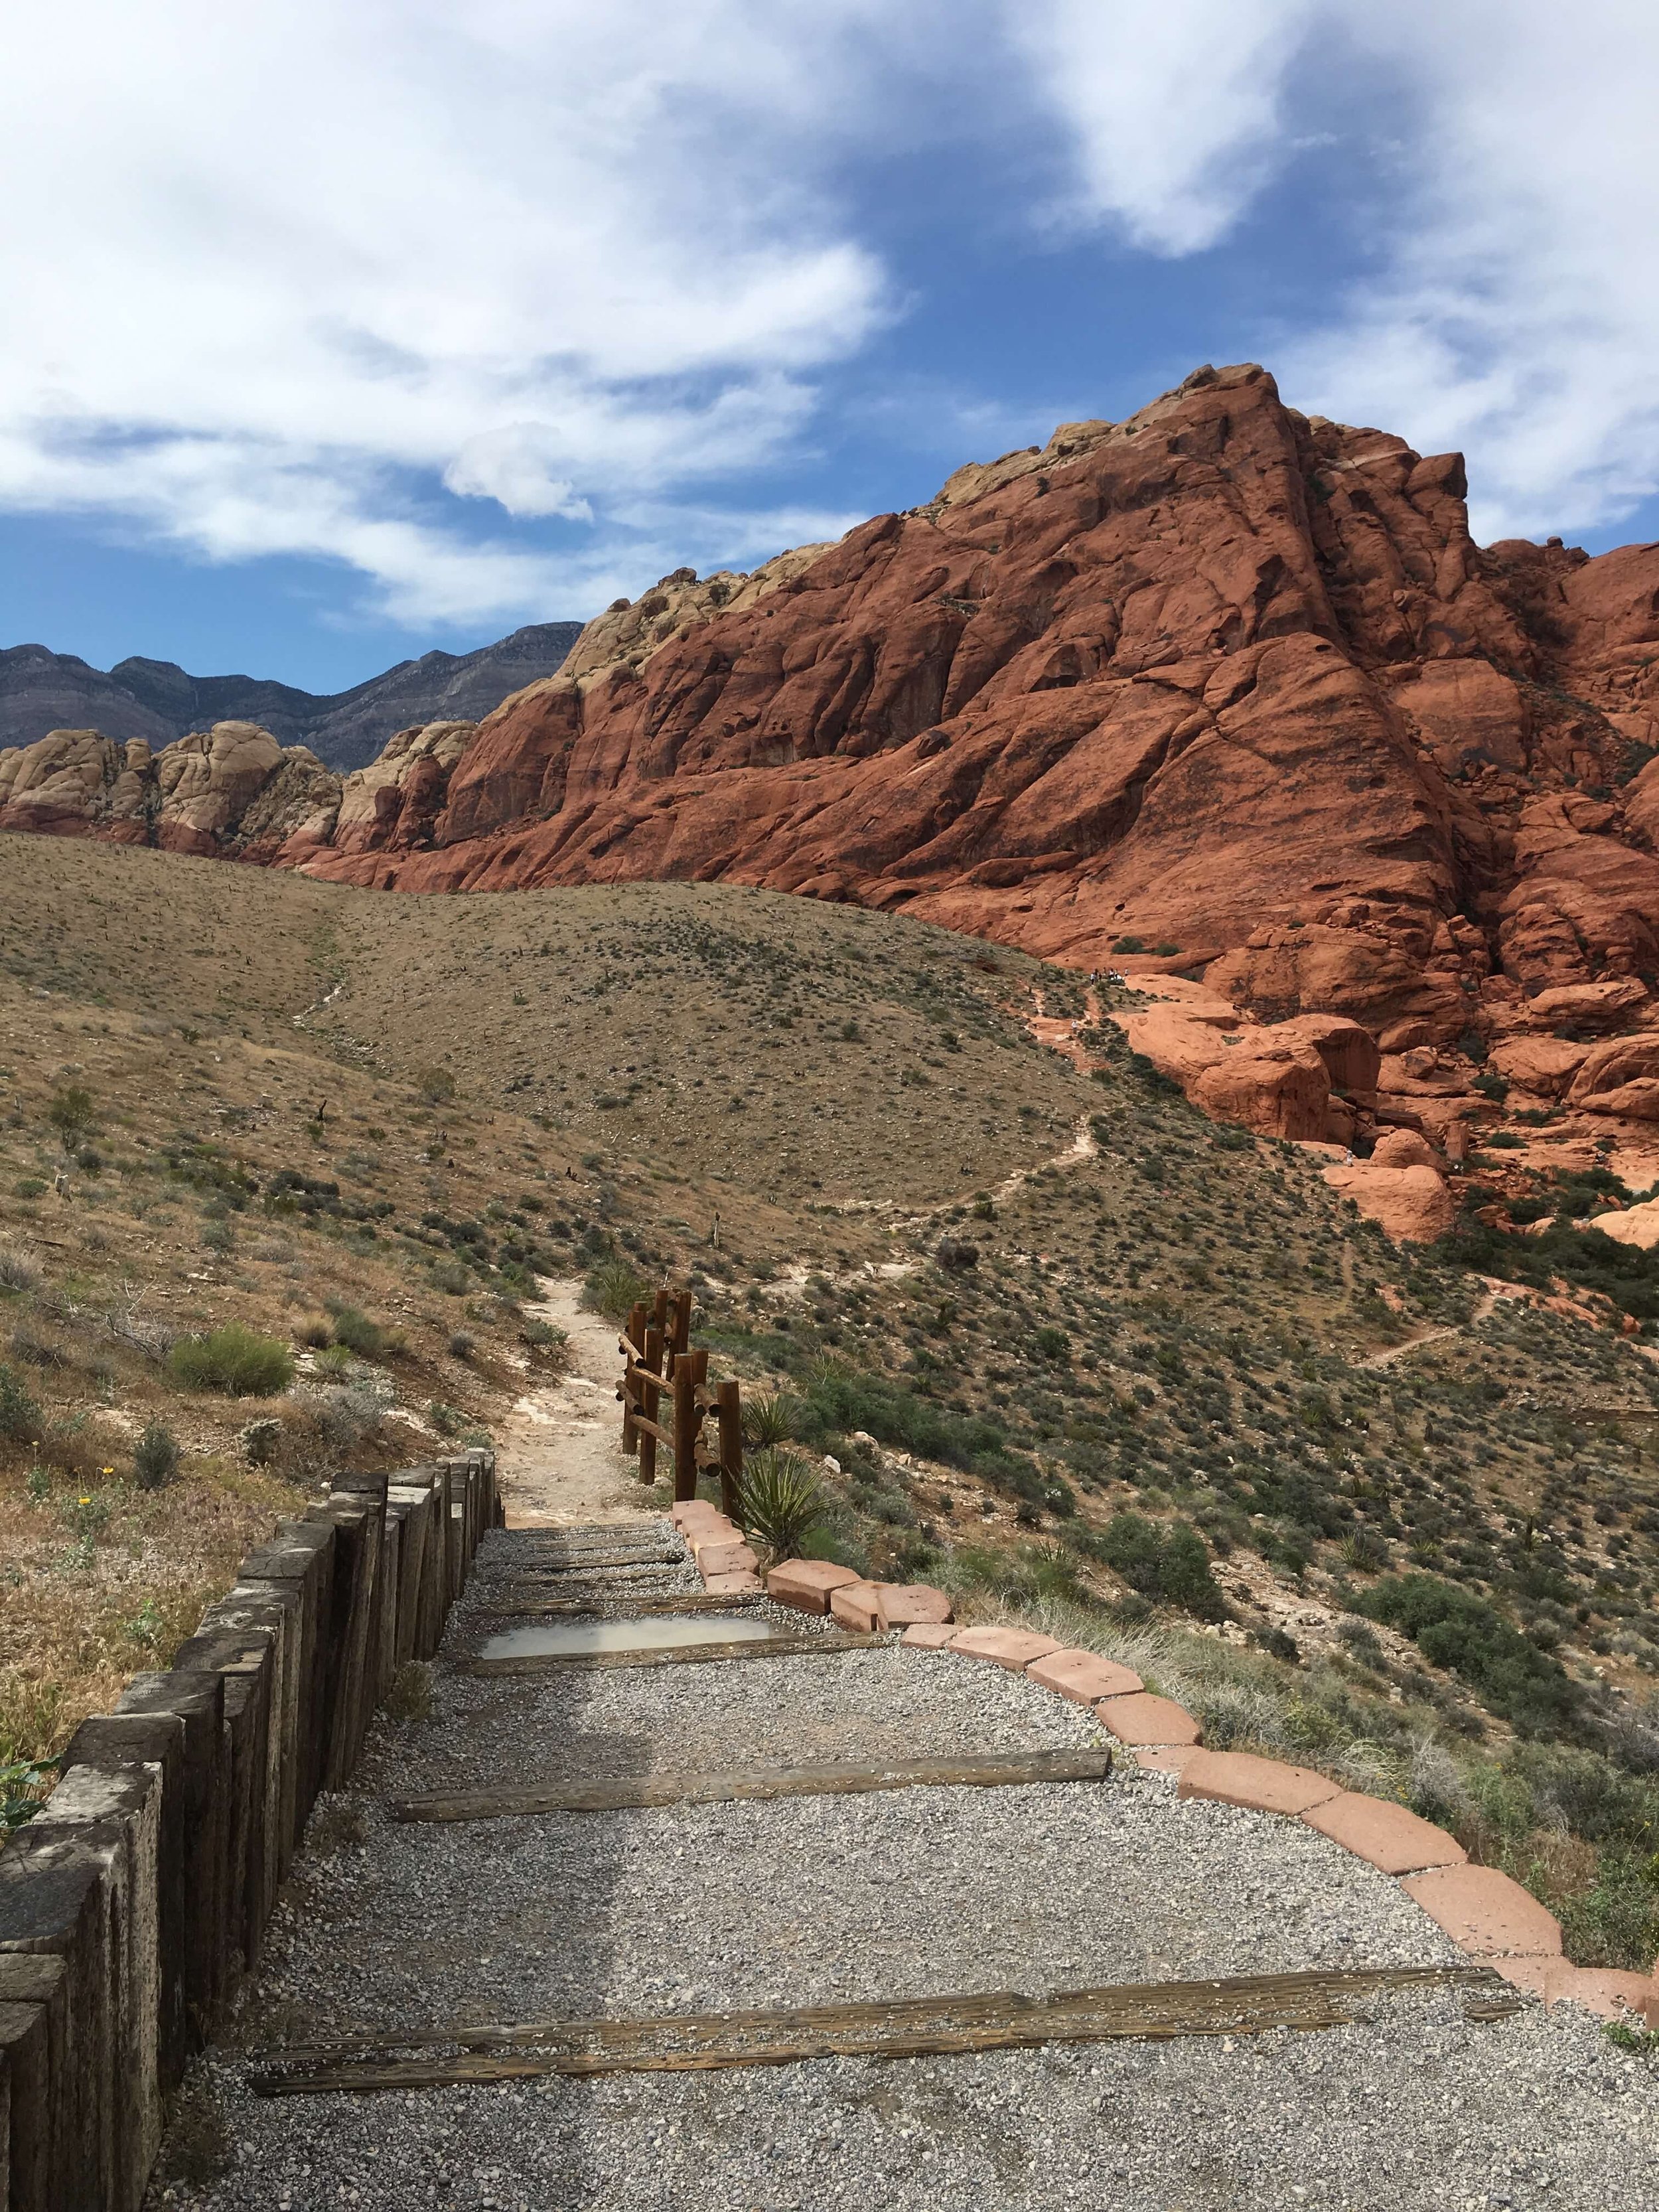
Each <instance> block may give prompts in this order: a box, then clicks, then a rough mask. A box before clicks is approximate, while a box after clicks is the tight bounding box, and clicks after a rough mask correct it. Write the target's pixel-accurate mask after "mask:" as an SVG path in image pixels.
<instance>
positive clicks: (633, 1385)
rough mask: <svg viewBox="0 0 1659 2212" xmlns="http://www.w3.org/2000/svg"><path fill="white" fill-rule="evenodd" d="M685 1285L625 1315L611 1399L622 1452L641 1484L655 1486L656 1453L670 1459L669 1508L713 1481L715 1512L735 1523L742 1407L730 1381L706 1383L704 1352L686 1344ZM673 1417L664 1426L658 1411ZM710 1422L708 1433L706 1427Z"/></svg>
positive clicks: (688, 1311)
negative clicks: (616, 1402)
mask: <svg viewBox="0 0 1659 2212" xmlns="http://www.w3.org/2000/svg"><path fill="white" fill-rule="evenodd" d="M691 1306H692V1297H691V1291H690V1287H689V1286H687V1285H681V1286H680V1287H679V1288H678V1289H675V1290H670V1289H669V1288H668V1287H667V1285H663V1286H662V1287H661V1288H660V1289H659V1291H658V1292H657V1295H656V1297H655V1300H654V1301H653V1304H650V1305H648V1306H647V1304H645V1303H644V1302H643V1300H641V1303H640V1304H637V1305H635V1307H634V1309H633V1310H632V1311H631V1312H630V1313H629V1316H628V1323H627V1327H626V1328H624V1329H623V1334H622V1336H621V1338H620V1339H619V1340H618V1342H617V1350H618V1351H619V1352H621V1353H622V1355H623V1377H622V1382H621V1383H620V1385H619V1386H618V1389H617V1396H618V1397H619V1398H620V1399H621V1400H622V1406H623V1433H622V1441H623V1450H624V1451H625V1452H627V1453H628V1454H629V1456H630V1457H636V1458H637V1459H638V1461H639V1477H640V1480H641V1482H647V1483H649V1482H654V1481H655V1480H656V1479H657V1449H658V1446H659V1445H660V1446H661V1447H662V1449H664V1450H665V1452H667V1453H668V1454H669V1455H670V1457H671V1462H672V1466H673V1471H674V1473H673V1481H674V1501H675V1503H676V1504H681V1503H683V1502H684V1500H685V1499H686V1498H695V1497H696V1494H697V1478H698V1476H699V1475H701V1474H707V1473H714V1474H718V1475H719V1477H720V1510H721V1511H722V1512H723V1513H728V1514H730V1515H731V1516H732V1518H733V1519H734V1520H735V1519H736V1518H737V1516H738V1497H739V1491H740V1487H741V1485H742V1480H743V1400H742V1395H741V1392H740V1390H739V1388H738V1383H737V1382H736V1380H735V1378H727V1379H726V1380H725V1381H721V1382H716V1383H714V1384H712V1385H711V1384H710V1383H709V1380H708V1350H707V1348H706V1346H694V1345H693V1344H692V1342H691ZM665 1410H667V1411H670V1412H671V1419H669V1420H668V1421H667V1422H665V1421H664V1419H663V1414H664V1412H665ZM711 1417H712V1427H711V1425H710V1424H711Z"/></svg>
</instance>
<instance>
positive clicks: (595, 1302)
mask: <svg viewBox="0 0 1659 2212" xmlns="http://www.w3.org/2000/svg"><path fill="white" fill-rule="evenodd" d="M645 1294H646V1285H645V1284H644V1283H643V1282H642V1281H641V1279H640V1277H639V1276H638V1275H637V1274H636V1273H635V1271H634V1270H633V1268H632V1267H629V1264H628V1262H627V1261H626V1260H616V1259H611V1260H601V1261H599V1265H598V1266H597V1267H594V1268H593V1269H592V1271H591V1272H590V1273H589V1275H588V1278H587V1281H586V1285H584V1286H583V1291H582V1304H584V1305H585V1306H586V1307H587V1308H588V1310H589V1311H590V1312H592V1313H597V1314H603V1315H604V1316H605V1319H606V1320H607V1321H626V1320H627V1318H628V1312H629V1307H630V1306H632V1305H634V1304H635V1303H636V1302H637V1301H638V1300H639V1299H641V1298H642V1297H644V1296H645Z"/></svg>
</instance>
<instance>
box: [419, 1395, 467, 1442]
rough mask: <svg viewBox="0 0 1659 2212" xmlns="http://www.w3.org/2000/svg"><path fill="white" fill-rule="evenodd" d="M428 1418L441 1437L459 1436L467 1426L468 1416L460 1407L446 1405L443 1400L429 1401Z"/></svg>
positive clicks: (434, 1399)
mask: <svg viewBox="0 0 1659 2212" xmlns="http://www.w3.org/2000/svg"><path fill="white" fill-rule="evenodd" d="M426 1417H427V1419H428V1421H430V1422H431V1424H432V1425H433V1427H434V1428H435V1430H436V1431H438V1434H439V1435H440V1436H441V1437H453V1436H458V1435H459V1433H460V1431H461V1430H462V1429H464V1428H465V1425H466V1415H465V1413H462V1411H461V1409H460V1407H459V1406H450V1405H446V1404H445V1402H444V1401H443V1400H442V1399H441V1398H433V1399H431V1400H429V1401H428V1404H427V1409H426Z"/></svg>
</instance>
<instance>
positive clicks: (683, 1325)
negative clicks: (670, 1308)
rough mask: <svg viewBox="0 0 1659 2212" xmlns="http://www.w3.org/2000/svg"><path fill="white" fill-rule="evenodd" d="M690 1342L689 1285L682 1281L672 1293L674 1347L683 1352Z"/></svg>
mask: <svg viewBox="0 0 1659 2212" xmlns="http://www.w3.org/2000/svg"><path fill="white" fill-rule="evenodd" d="M690 1342H691V1285H690V1283H682V1284H681V1285H680V1286H679V1288H678V1290H677V1291H675V1293H674V1349H675V1351H676V1352H684V1351H685V1350H686V1349H687V1347H688V1346H690Z"/></svg>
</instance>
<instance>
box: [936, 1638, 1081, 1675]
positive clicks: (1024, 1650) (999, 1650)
mask: <svg viewBox="0 0 1659 2212" xmlns="http://www.w3.org/2000/svg"><path fill="white" fill-rule="evenodd" d="M949 1648H950V1649H951V1650H952V1651H960V1652H962V1653H963V1656H965V1657H967V1658H969V1659H989V1660H990V1661H992V1662H993V1663H994V1665H996V1666H998V1667H1006V1668H1007V1669H1008V1671H1009V1673H1010V1674H1024V1671H1025V1669H1026V1668H1028V1667H1029V1666H1030V1663H1031V1662H1032V1660H1033V1659H1042V1658H1046V1657H1047V1656H1048V1653H1049V1652H1050V1651H1058V1650H1060V1644H1059V1642H1058V1641H1057V1639H1056V1638H1054V1637H1052V1636H1037V1635H1035V1634H1033V1633H1032V1632H1031V1631H1030V1629H1027V1628H964V1629H962V1630H960V1631H959V1632H957V1634H956V1635H955V1636H953V1637H952V1638H951V1643H950V1647H949Z"/></svg>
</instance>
